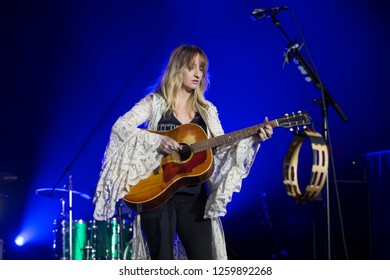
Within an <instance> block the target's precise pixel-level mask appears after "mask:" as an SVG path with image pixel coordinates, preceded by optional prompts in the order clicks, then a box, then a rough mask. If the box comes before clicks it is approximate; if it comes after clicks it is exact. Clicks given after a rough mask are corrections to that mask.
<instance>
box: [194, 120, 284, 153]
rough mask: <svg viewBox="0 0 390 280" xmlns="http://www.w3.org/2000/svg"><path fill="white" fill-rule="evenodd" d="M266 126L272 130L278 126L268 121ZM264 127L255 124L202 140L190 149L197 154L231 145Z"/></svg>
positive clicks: (275, 121)
mask: <svg viewBox="0 0 390 280" xmlns="http://www.w3.org/2000/svg"><path fill="white" fill-rule="evenodd" d="M267 124H269V125H270V126H272V127H273V128H274V127H278V126H279V124H278V121H277V120H272V121H269V122H268V123H267ZM265 125H266V124H264V123H261V124H257V125H254V126H250V127H247V128H243V129H240V130H237V131H233V132H230V133H227V134H223V135H219V136H216V137H213V138H211V139H206V140H202V141H199V142H196V143H193V144H191V148H192V150H193V152H194V153H198V152H201V151H205V150H207V149H210V148H215V147H218V146H220V145H223V144H228V143H232V142H235V141H237V140H241V139H244V138H247V137H249V136H252V135H255V134H257V133H259V132H260V128H262V127H264V126H265Z"/></svg>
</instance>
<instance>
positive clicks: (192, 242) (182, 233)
mask: <svg viewBox="0 0 390 280" xmlns="http://www.w3.org/2000/svg"><path fill="white" fill-rule="evenodd" d="M187 188H192V187H186V188H185V189H187ZM194 188H195V191H194V189H192V190H191V191H189V192H186V191H179V192H177V193H176V194H175V195H173V196H172V197H171V198H170V199H169V200H168V201H167V202H165V203H164V204H163V205H161V206H160V207H158V208H156V209H154V210H151V211H148V212H143V213H141V226H142V230H143V232H144V234H145V237H146V242H147V244H148V247H149V252H150V255H151V259H153V260H171V259H173V258H174V254H173V245H174V237H175V233H177V234H178V236H179V238H180V240H181V242H182V244H183V246H184V248H185V251H186V254H187V258H188V259H190V260H210V259H212V249H211V221H210V219H204V218H203V215H204V209H205V205H206V200H207V193H206V188H205V186H204V185H203V186H200V185H199V186H197V187H194Z"/></svg>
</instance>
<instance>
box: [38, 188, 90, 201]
mask: <svg viewBox="0 0 390 280" xmlns="http://www.w3.org/2000/svg"><path fill="white" fill-rule="evenodd" d="M35 193H36V194H39V195H42V196H46V197H49V198H57V199H67V198H69V190H68V189H54V190H53V189H52V188H43V189H37V190H36V191H35ZM72 197H79V198H83V199H86V200H90V199H91V196H89V195H88V194H85V193H82V192H78V191H74V190H72Z"/></svg>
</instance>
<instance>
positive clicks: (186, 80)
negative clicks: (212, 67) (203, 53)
mask: <svg viewBox="0 0 390 280" xmlns="http://www.w3.org/2000/svg"><path fill="white" fill-rule="evenodd" d="M202 78H203V69H202V68H201V66H200V59H199V54H197V55H196V56H195V58H194V60H193V63H192V65H188V67H186V68H185V70H184V73H183V85H182V88H183V89H184V90H186V91H187V92H193V91H194V90H195V89H196V88H198V87H199V85H200V82H201V81H202Z"/></svg>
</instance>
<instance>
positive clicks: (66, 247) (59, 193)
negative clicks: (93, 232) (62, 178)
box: [35, 175, 91, 260]
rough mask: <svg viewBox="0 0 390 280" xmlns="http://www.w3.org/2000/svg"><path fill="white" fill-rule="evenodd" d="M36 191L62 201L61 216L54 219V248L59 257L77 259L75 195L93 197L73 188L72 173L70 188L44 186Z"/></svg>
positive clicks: (69, 178) (83, 197)
mask: <svg viewBox="0 0 390 280" xmlns="http://www.w3.org/2000/svg"><path fill="white" fill-rule="evenodd" d="M35 193H36V194H38V195H42V196H46V197H49V198H56V199H60V202H61V213H60V217H59V219H58V220H57V219H56V220H54V223H53V224H54V229H53V232H54V233H55V235H56V236H55V238H54V242H53V248H54V249H55V255H56V257H57V258H59V259H61V260H69V259H70V260H72V259H75V256H74V255H73V253H74V252H73V250H74V247H75V246H76V248H78V247H77V246H78V245H79V244H73V236H74V234H73V229H74V225H73V196H75V197H76V198H81V199H87V200H89V199H91V197H90V196H89V195H87V194H84V193H81V192H78V191H74V190H73V180H72V175H69V177H68V188H66V185H65V186H64V188H62V189H55V188H42V189H37V190H36V191H35ZM66 201H68V206H67V208H68V210H67V211H66ZM81 224H84V223H81ZM75 226H76V227H79V226H80V225H78V224H75ZM85 240H86V238H85ZM59 245H60V246H61V247H60V248H59V247H58V246H59ZM74 245H75V246H74ZM83 250H84V248H83ZM76 253H77V255H79V254H81V253H80V252H78V251H77V252H76ZM81 255H83V254H81ZM79 257H80V256H78V257H77V258H79Z"/></svg>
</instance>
